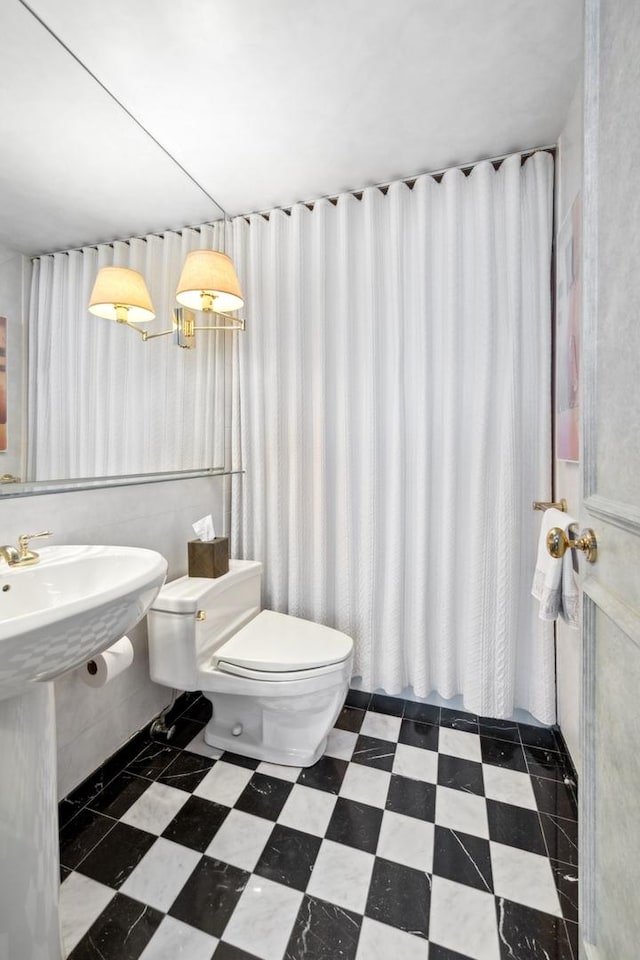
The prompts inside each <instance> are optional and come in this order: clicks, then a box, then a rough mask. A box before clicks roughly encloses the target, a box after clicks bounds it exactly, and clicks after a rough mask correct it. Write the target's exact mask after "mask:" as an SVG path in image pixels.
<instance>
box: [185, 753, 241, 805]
mask: <svg viewBox="0 0 640 960" xmlns="http://www.w3.org/2000/svg"><path fill="white" fill-rule="evenodd" d="M252 776H253V770H246V769H245V768H244V767H238V766H236V764H234V763H226V762H225V761H224V760H218V761H216V763H215V764H214V765H213V767H212V768H211V770H210V771H209V772H208V773H207V775H206V776H205V778H204V779H203V780H202V781H201V782H200V783H199V784H198V786H197V787H196V788H195V790H194V791H193V793H194V796H196V797H203V798H204V799H205V800H213V801H215V803H222V804H224V805H225V806H227V807H232V806H233V805H234V803H235V802H236V800H237V799H238V797H239V796H240V794H241V793H242V791H243V790H244V789H245V787H246V786H247V784H248V783H249V781H250V780H251V777H252Z"/></svg>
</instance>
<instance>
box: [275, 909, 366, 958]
mask: <svg viewBox="0 0 640 960" xmlns="http://www.w3.org/2000/svg"><path fill="white" fill-rule="evenodd" d="M361 923H362V917H361V916H359V915H358V914H357V913H352V912H351V911H349V910H345V909H344V907H338V906H336V905H335V904H334V903H327V901H326V900H316V898H315V897H309V896H306V895H305V896H304V897H303V900H302V905H301V906H300V909H299V911H298V916H297V918H296V922H295V924H294V927H293V931H292V933H291V937H290V938H289V943H288V944H287V949H286V951H285V954H284V958H283V960H303V958H304V960H355V957H356V950H357V948H358V934H359V933H360V924H361ZM372 960H373V955H372Z"/></svg>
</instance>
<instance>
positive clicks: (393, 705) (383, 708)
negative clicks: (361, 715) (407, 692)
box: [367, 693, 404, 717]
mask: <svg viewBox="0 0 640 960" xmlns="http://www.w3.org/2000/svg"><path fill="white" fill-rule="evenodd" d="M367 709H368V710H373V711H374V712H375V713H386V714H388V715H389V716H391V717H401V716H402V714H403V713H404V700H402V699H401V698H400V697H388V696H386V695H385V694H382V693H374V694H372V696H371V701H370V703H369V706H368V708H367Z"/></svg>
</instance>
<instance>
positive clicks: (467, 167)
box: [31, 144, 556, 260]
mask: <svg viewBox="0 0 640 960" xmlns="http://www.w3.org/2000/svg"><path fill="white" fill-rule="evenodd" d="M518 152H519V153H520V162H521V164H522V163H524V162H525V160H528V159H529V157H532V156H533V155H534V154H535V153H552V154H554V156H555V153H556V145H555V144H549V145H548V146H546V147H532V148H531V149H530V150H522V151H518V150H516V151H515V153H505V154H503V155H502V156H500V157H487V158H485V159H482V160H474V161H473V162H471V163H461V164H458V165H457V166H453V167H443V168H442V169H441V170H430V171H427V172H425V173H415V174H413V175H412V176H411V177H401V178H400V179H399V180H387V181H385V182H383V183H374V184H372V185H371V186H370V187H361V188H359V189H357V190H344V191H343V192H342V193H336V194H333V195H332V196H328V197H317V198H316V199H315V200H306V201H300V202H296V203H294V204H291V206H289V207H272V208H271V210H256V211H254V212H253V213H241V214H238V219H243V220H245V221H246V222H247V223H249V221H250V218H251V217H264V219H265V220H268V219H269V217H270V215H271V214H272V213H277V212H282V213H286V214H287V216H291V211H292V210H293V208H294V207H295V206H303V207H307V209H308V210H313V208H314V206H315V205H316V203H319V202H320V200H328V201H329V203H332V204H333V205H334V206H335V205H336V204H337V202H338V199H339V198H340V197H341V196H343V195H344V194H350V195H351V196H352V197H355V198H356V199H357V200H362V196H363V194H364V191H365V190H370V189H374V190H376V189H377V190H381V191H382V193H384V194H386V193H387V190H388V189H389V187H390V186H392V184H394V183H404V184H406V185H407V186H408V187H409V189H410V190H411V189H413V185H414V184H415V182H416V180H418V179H419V178H420V177H433V179H434V180H437V181H438V182H440V181H441V180H442V178H443V176H444V175H445V173H448V172H449V170H462V172H463V173H464V174H468V173H470V172H471V170H473V168H474V167H477V166H478V164H480V163H491V164H493V166H494V168H495V169H496V170H497V169H498V168H499V167H500V165H501V164H502V162H503V161H504V160H507V159H508V158H509V157H513V156H514V155H515V154H517V153H518ZM221 209H222V208H221ZM226 220H227V216H226V214H225V216H224V217H223V218H222V222H223V224H226ZM229 220H234V217H232V216H231V217H229ZM216 223H220V221H219V220H207V221H206V222H205V223H199V224H197V225H196V226H187V227H180V228H179V229H171V228H167V230H165V231H162V232H155V231H154V232H151V233H148V234H146V236H144V237H141V236H138V237H127V238H126V239H125V240H122V239H119V238H115V239H113V240H105V241H104V242H100V243H85V244H83V245H82V246H80V247H72V248H71V249H70V250H52V251H51V252H49V253H39V254H38V255H37V256H33V257H31V259H32V260H39V259H40V257H53V256H55V255H56V254H61V253H64V254H69V253H81V252H82V251H83V250H87V249H88V250H93V249H97V248H98V247H112V246H113V245H114V243H130V242H131V240H142V241H143V242H145V243H146V239H147V237H160V238H162V236H163V233H175V234H176V235H177V236H179V237H181V236H182V234H183V233H184V232H185V231H186V230H193V231H194V232H195V233H200V231H201V229H202V227H208V226H213V225H215V224H216Z"/></svg>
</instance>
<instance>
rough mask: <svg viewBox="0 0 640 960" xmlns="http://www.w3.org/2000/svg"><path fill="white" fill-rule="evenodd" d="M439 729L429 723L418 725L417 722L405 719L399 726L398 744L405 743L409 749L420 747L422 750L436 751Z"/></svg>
mask: <svg viewBox="0 0 640 960" xmlns="http://www.w3.org/2000/svg"><path fill="white" fill-rule="evenodd" d="M439 737H440V728H439V727H437V726H434V725H433V724H431V723H420V722H419V721H417V720H407V718H406V717H405V718H404V720H403V721H402V723H401V724H400V735H399V737H398V741H399V743H406V744H407V745H408V746H410V747H421V748H422V749H423V750H437V749H438V739H439Z"/></svg>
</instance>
